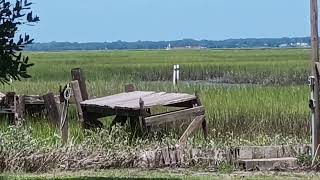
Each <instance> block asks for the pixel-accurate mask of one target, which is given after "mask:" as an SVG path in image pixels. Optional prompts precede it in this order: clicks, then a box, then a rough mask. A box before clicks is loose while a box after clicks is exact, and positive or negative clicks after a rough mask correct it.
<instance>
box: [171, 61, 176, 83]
mask: <svg viewBox="0 0 320 180" xmlns="http://www.w3.org/2000/svg"><path fill="white" fill-rule="evenodd" d="M176 69H177V66H176V65H173V77H172V82H173V86H176V83H177V81H176V80H177V76H176Z"/></svg>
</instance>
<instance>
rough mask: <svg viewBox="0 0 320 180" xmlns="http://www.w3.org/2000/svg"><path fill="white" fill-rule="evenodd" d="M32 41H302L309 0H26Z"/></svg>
mask: <svg viewBox="0 0 320 180" xmlns="http://www.w3.org/2000/svg"><path fill="white" fill-rule="evenodd" d="M31 1H32V2H35V3H36V4H34V5H33V11H34V12H36V13H37V14H38V15H39V16H40V19H41V22H39V24H38V25H37V26H35V27H24V28H23V30H24V31H27V32H30V34H31V35H33V37H34V38H35V40H36V41H37V42H50V41H70V42H105V41H108V42H110V41H117V40H124V41H137V40H153V41H158V40H176V39H183V38H193V39H209V40H221V39H228V38H248V37H258V38H260V37H293V36H308V35H309V34H310V32H309V29H310V28H309V0H86V1H85V0H31Z"/></svg>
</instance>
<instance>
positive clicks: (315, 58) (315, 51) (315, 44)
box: [310, 0, 320, 156]
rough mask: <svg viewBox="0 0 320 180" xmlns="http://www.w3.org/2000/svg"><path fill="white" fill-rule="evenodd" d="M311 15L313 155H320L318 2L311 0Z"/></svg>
mask: <svg viewBox="0 0 320 180" xmlns="http://www.w3.org/2000/svg"><path fill="white" fill-rule="evenodd" d="M310 2H311V3H310V7H311V8H310V9H311V11H310V15H311V46H312V51H311V52H312V53H311V54H312V56H311V66H312V76H314V78H315V79H314V80H315V82H314V94H313V97H314V100H313V101H314V118H313V119H312V154H313V155H314V156H315V155H319V154H320V152H316V149H317V148H318V146H319V144H320V131H319V128H320V127H319V124H320V123H319V120H320V109H319V108H320V105H319V72H317V69H316V63H317V62H319V35H318V2H317V0H310Z"/></svg>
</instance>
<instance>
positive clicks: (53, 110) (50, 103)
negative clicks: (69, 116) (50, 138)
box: [43, 93, 60, 128]
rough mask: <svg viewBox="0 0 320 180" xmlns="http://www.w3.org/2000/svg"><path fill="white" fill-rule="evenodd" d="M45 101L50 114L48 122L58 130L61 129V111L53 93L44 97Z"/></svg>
mask: <svg viewBox="0 0 320 180" xmlns="http://www.w3.org/2000/svg"><path fill="white" fill-rule="evenodd" d="M43 99H44V104H45V107H46V109H47V112H48V120H49V121H50V123H51V124H52V125H54V126H55V127H56V128H58V127H60V109H59V107H58V105H57V103H56V100H55V98H54V95H53V93H48V94H46V95H44V96H43Z"/></svg>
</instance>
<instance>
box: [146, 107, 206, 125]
mask: <svg viewBox="0 0 320 180" xmlns="http://www.w3.org/2000/svg"><path fill="white" fill-rule="evenodd" d="M204 113H205V110H204V107H203V106H198V107H194V108H188V109H183V110H179V111H174V112H169V113H164V114H160V115H155V116H150V117H147V118H145V121H146V127H148V128H152V129H157V127H158V126H159V125H161V124H166V123H172V122H177V121H182V120H186V119H190V118H195V117H196V116H200V115H204Z"/></svg>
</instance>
